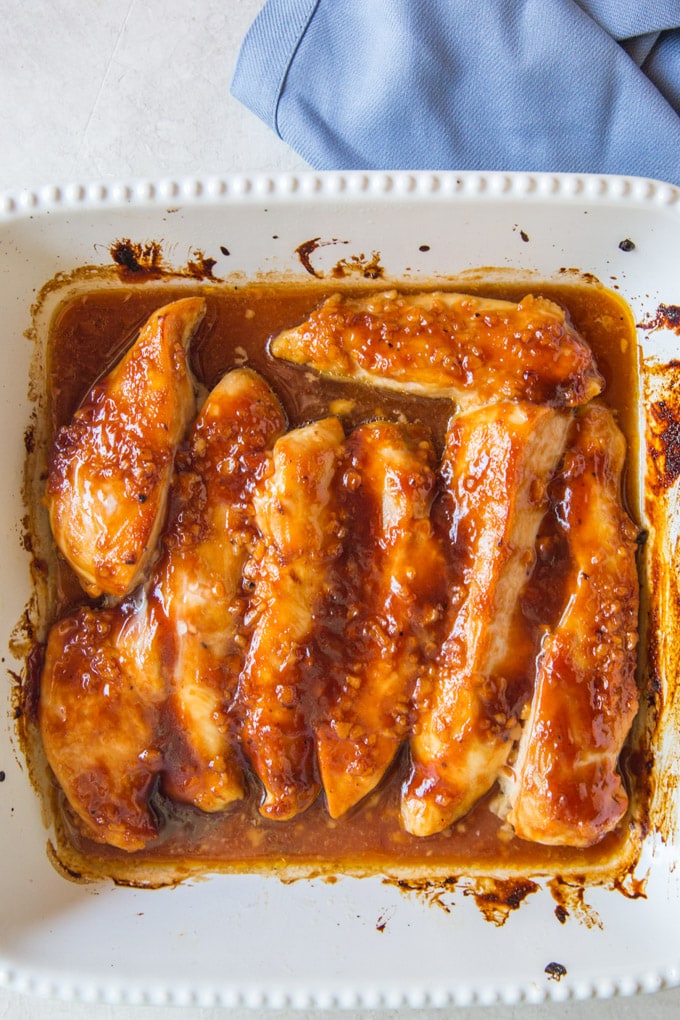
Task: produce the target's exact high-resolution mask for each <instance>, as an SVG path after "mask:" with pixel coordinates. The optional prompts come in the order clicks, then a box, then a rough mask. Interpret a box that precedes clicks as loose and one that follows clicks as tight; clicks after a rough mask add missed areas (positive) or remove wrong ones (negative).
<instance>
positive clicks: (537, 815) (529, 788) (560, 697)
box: [506, 407, 639, 847]
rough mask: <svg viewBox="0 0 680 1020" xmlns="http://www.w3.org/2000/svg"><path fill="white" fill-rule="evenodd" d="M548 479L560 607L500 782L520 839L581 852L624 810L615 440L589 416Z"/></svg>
mask: <svg viewBox="0 0 680 1020" xmlns="http://www.w3.org/2000/svg"><path fill="white" fill-rule="evenodd" d="M575 431H576V435H575V438H574V442H573V445H572V446H571V447H570V449H569V452H568V454H567V457H566V459H565V464H564V468H563V471H562V472H561V475H560V477H559V480H558V490H559V498H558V500H557V505H556V514H557V518H558V523H559V525H560V527H561V529H562V530H563V532H564V535H565V537H566V542H567V547H568V554H569V562H570V567H569V573H568V578H567V583H566V591H565V598H564V610H563V613H562V616H561V619H560V620H559V622H558V624H557V625H556V627H555V628H554V629H553V630H552V631H551V632H550V633H549V634H548V635H547V636H546V638H545V640H544V642H543V646H542V649H541V654H540V657H539V661H538V672H537V678H536V692H535V694H534V697H533V701H532V704H531V712H530V715H529V718H528V720H527V722H526V724H525V727H524V732H523V734H522V738H521V742H520V745H519V752H518V755H517V761H516V762H515V763H514V766H513V769H512V774H513V777H514V779H512V780H510V781H508V782H507V783H506V790H507V792H508V794H509V798H510V803H511V808H510V812H509V814H508V821H510V823H511V824H512V825H513V826H514V829H515V832H516V833H517V835H518V836H520V837H521V838H522V839H528V840H533V841H536V842H538V843H546V844H551V845H559V844H563V845H566V846H576V847H584V846H591V845H592V844H593V843H597V842H598V841H599V840H600V839H602V837H603V836H604V835H605V834H606V833H607V832H610V831H611V830H612V829H613V828H614V827H615V826H616V825H617V823H618V822H619V821H620V820H621V818H622V817H623V815H624V814H625V811H626V808H627V806H628V795H627V794H626V791H625V788H624V786H623V782H622V780H621V776H620V774H619V771H618V767H617V763H618V759H619V755H620V753H621V750H622V748H623V743H624V741H625V739H626V736H627V734H628V731H629V729H630V727H631V725H632V722H633V719H634V717H635V713H636V712H637V707H638V692H637V685H636V681H635V669H636V664H637V655H636V647H637V620H638V602H639V595H638V577H637V568H636V562H635V553H636V548H637V547H636V539H637V529H636V527H635V526H634V525H633V523H632V521H631V520H630V518H629V517H628V515H627V514H626V513H625V511H624V509H623V506H622V503H621V474H622V471H623V465H624V459H625V452H626V448H625V441H624V437H623V435H622V433H621V431H620V430H619V428H618V426H617V425H616V423H615V421H614V419H613V417H612V415H611V412H610V411H609V410H607V409H606V408H604V407H592V408H588V409H587V410H586V411H585V412H584V414H583V415H582V416H581V417H579V418H578V420H577V422H576V429H575Z"/></svg>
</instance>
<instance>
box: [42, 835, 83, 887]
mask: <svg viewBox="0 0 680 1020" xmlns="http://www.w3.org/2000/svg"><path fill="white" fill-rule="evenodd" d="M47 859H48V860H49V862H50V864H51V865H52V867H53V868H54V870H55V871H56V872H57V873H58V874H59V875H61V877H62V878H65V879H67V881H69V882H73V883H74V884H75V885H89V883H90V882H91V881H92V879H91V878H89V877H88V876H87V875H85V874H83V872H81V871H77V870H76V869H75V868H71V867H69V866H68V865H67V864H65V863H64V861H63V860H62V859H61V857H60V856H59V853H58V851H57V849H56V847H55V846H54V844H53V843H52V841H51V840H50V841H48V843H47Z"/></svg>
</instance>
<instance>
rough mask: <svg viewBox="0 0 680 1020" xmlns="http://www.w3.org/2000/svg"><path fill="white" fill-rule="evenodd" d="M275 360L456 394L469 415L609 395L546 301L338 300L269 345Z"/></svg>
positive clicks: (422, 391)
mask: <svg viewBox="0 0 680 1020" xmlns="http://www.w3.org/2000/svg"><path fill="white" fill-rule="evenodd" d="M271 351H272V354H274V356H275V357H277V358H283V359H285V360H286V361H291V362H294V363H295V364H298V365H307V366H309V368H313V369H316V371H318V372H320V373H321V374H322V375H327V376H330V377H332V378H335V379H348V380H355V381H356V382H362V383H368V384H373V385H377V386H384V387H388V388H391V389H398V390H403V391H406V392H408V393H413V394H419V395H422V396H426V397H449V398H450V399H451V400H453V401H454V402H455V403H456V404H457V405H458V407H459V408H460V409H461V410H466V409H468V408H471V407H474V406H479V405H482V404H487V403H492V402H495V401H498V400H507V399H509V398H516V399H520V400H529V401H532V402H535V403H547V404H550V405H552V406H555V407H570V406H574V405H579V404H585V403H587V401H588V400H590V399H591V398H592V397H594V396H596V395H597V394H598V393H599V392H600V390H601V389H602V385H603V380H602V377H601V376H600V374H599V372H598V371H597V368H596V366H595V362H594V360H593V356H592V352H591V350H590V348H589V347H588V345H587V344H586V343H585V341H584V340H583V339H582V338H581V337H580V336H579V335H578V334H577V333H576V331H575V330H574V329H573V328H572V326H571V325H570V324H569V322H568V321H567V319H566V316H565V313H564V311H563V310H562V308H560V306H559V305H556V304H555V303H554V302H552V301H548V300H547V299H545V298H538V297H533V296H531V295H529V296H527V297H525V298H524V299H523V300H522V301H520V302H519V304H514V303H513V302H510V301H497V300H492V299H489V298H479V297H471V296H470V295H467V294H452V293H445V292H435V293H427V294H408V295H406V294H397V293H396V292H394V291H387V292H382V293H379V294H371V295H369V296H368V297H359V298H349V297H344V296H342V295H340V294H336V295H334V296H333V297H331V298H329V299H328V300H327V301H326V302H325V303H324V304H323V305H321V307H320V308H318V309H317V310H316V311H314V312H312V314H311V315H310V316H309V318H308V319H307V320H306V321H305V322H303V323H302V324H301V325H299V326H297V327H295V328H294V329H289V330H286V331H284V332H283V333H280V334H279V335H278V336H277V337H275V338H274V340H273V341H272V344H271Z"/></svg>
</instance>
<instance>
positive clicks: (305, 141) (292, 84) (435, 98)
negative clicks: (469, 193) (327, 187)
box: [231, 0, 680, 185]
mask: <svg viewBox="0 0 680 1020" xmlns="http://www.w3.org/2000/svg"><path fill="white" fill-rule="evenodd" d="M231 91H232V94H233V95H234V96H235V97H236V98H237V99H239V100H240V101H241V102H242V103H244V104H245V105H246V106H248V107H249V108H250V109H251V110H252V111H253V112H254V113H256V114H257V115H258V116H259V117H260V118H261V119H262V120H263V121H265V123H267V124H268V125H269V126H270V127H271V128H272V129H273V130H274V131H275V132H276V133H277V134H278V135H279V137H281V138H282V139H283V140H284V141H286V142H287V143H288V144H289V145H290V146H291V147H292V148H293V149H295V150H296V152H298V153H299V155H300V156H302V158H303V159H305V160H306V161H307V162H308V163H310V164H311V166H313V167H315V168H316V169H343V170H350V169H367V170H368V169H389V170H400V169H401V170H408V169H411V170H416V169H429V170H526V171H539V170H547V171H552V172H557V171H573V172H582V173H586V172H591V173H616V174H631V175H640V176H645V177H654V178H659V179H662V180H666V181H670V182H672V183H675V184H678V185H680V2H679V0H645V2H631V0H484V2H480V0H268V2H267V3H265V5H264V6H263V8H262V10H261V11H260V13H259V15H258V16H257V18H256V19H255V21H254V22H253V24H252V26H251V28H250V30H249V32H248V34H247V36H246V38H245V39H244V41H243V44H242V46H241V51H240V54H239V58H238V62H237V66H236V71H235V74H234V77H233V80H232V84H231Z"/></svg>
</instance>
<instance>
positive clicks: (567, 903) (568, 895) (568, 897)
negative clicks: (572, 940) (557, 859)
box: [546, 875, 606, 929]
mask: <svg viewBox="0 0 680 1020" xmlns="http://www.w3.org/2000/svg"><path fill="white" fill-rule="evenodd" d="M603 884H605V885H606V883H603ZM588 885H590V883H588V882H587V881H586V876H585V875H581V876H574V877H573V878H570V879H566V878H562V877H561V876H559V875H558V876H556V877H555V878H551V879H549V880H548V882H547V883H546V886H547V889H548V890H549V892H550V895H551V896H552V898H553V900H554V901H555V904H556V906H555V917H556V918H557V920H558V921H559V923H560V924H564V923H565V922H566V920H567V919H568V918H570V917H571V918H573V919H574V920H575V921H577V922H578V923H580V924H582V925H583V926H584V927H585V928H589V929H590V928H602V927H603V925H602V921H601V920H600V915H599V914H598V913H597V911H596V910H595V909H594V908H593V907H591V906H590V905H589V904H588V903H586V900H585V894H586V888H587V887H588Z"/></svg>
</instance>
